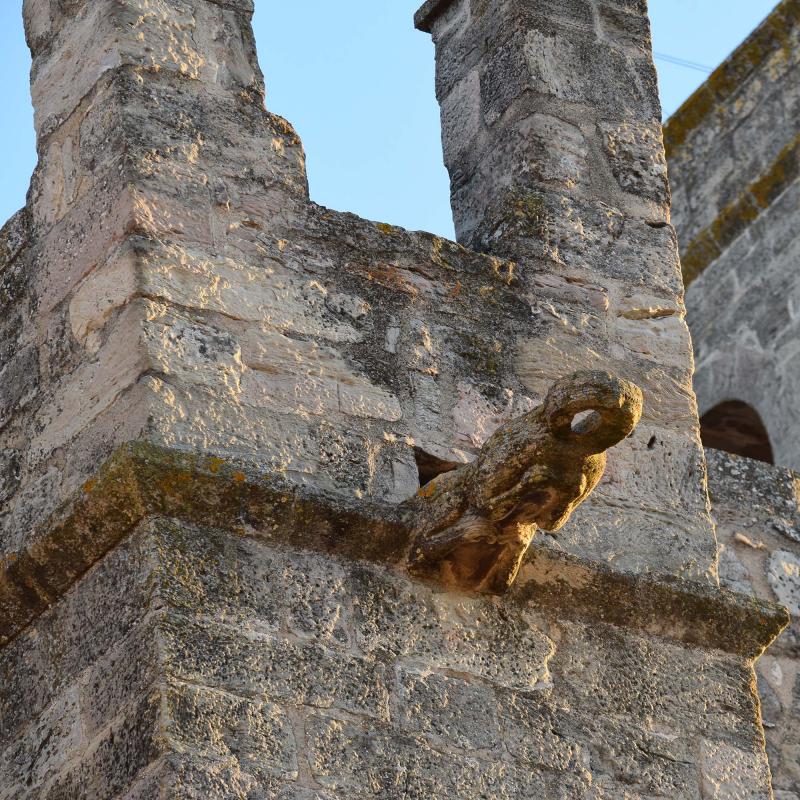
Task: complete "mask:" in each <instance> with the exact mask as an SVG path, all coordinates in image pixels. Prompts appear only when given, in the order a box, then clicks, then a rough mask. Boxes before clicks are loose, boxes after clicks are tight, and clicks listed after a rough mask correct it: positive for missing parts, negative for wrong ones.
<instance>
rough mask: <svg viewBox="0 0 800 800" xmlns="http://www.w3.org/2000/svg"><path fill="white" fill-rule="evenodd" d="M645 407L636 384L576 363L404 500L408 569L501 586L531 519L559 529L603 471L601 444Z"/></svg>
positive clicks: (494, 588) (480, 587)
mask: <svg viewBox="0 0 800 800" xmlns="http://www.w3.org/2000/svg"><path fill="white" fill-rule="evenodd" d="M641 416H642V393H641V390H640V389H639V388H638V387H637V386H634V385H633V384H631V383H629V382H628V381H623V380H620V379H619V378H615V377H613V376H612V375H609V374H608V373H604V372H578V373H575V374H573V375H571V376H568V377H566V378H564V379H562V380H561V381H559V382H558V383H557V384H555V385H554V386H552V387H551V388H550V391H549V392H548V393H547V397H546V398H545V401H544V403H543V404H542V405H541V406H539V407H538V408H535V409H533V410H532V411H529V412H528V413H527V414H523V415H522V416H520V417H517V418H516V419H515V420H513V421H512V422H510V423H508V424H507V425H504V426H502V427H500V428H498V430H496V431H495V432H494V433H493V434H492V436H491V437H490V438H489V439H488V440H487V442H486V443H485V444H484V446H483V447H482V448H481V451H480V453H479V454H478V456H477V458H476V459H475V461H473V462H472V463H471V464H468V465H467V466H464V467H460V468H458V469H454V470H449V471H447V472H444V473H443V474H440V475H438V476H436V477H435V478H434V479H433V480H432V481H430V482H429V483H427V484H426V485H425V486H423V487H422V488H421V489H420V490H419V491H418V492H417V494H416V495H415V497H414V498H412V499H411V500H410V501H408V502H407V503H406V504H405V508H404V511H403V515H404V517H405V519H406V520H407V524H408V525H409V527H410V528H411V529H412V531H413V534H414V542H413V543H412V547H411V562H410V566H411V569H412V570H413V571H414V572H415V573H416V574H418V575H421V576H423V577H428V578H433V579H436V580H438V581H440V582H441V583H443V584H444V585H446V586H450V587H452V588H459V589H462V590H466V591H480V592H488V593H493V594H502V593H503V592H504V591H506V590H507V589H508V588H509V587H510V586H511V584H512V583H513V582H514V579H515V578H516V577H517V573H518V572H519V568H520V565H521V564H522V559H523V558H524V556H525V553H526V552H527V550H528V547H529V546H530V543H531V540H532V538H533V536H534V534H535V533H536V530H537V528H539V527H541V528H543V529H544V530H546V531H550V532H554V531H557V530H559V529H561V528H562V527H563V526H564V525H565V524H566V523H567V522H568V521H569V518H570V516H571V514H572V512H573V511H574V510H575V509H576V508H577V507H578V506H579V505H580V504H581V503H582V502H583V501H584V500H585V499H586V498H587V497H588V496H589V495H590V493H591V492H592V491H593V490H594V488H595V486H597V483H598V482H599V481H600V479H601V478H602V476H603V471H604V470H605V466H606V449H607V448H609V447H612V446H614V445H616V444H619V442H621V441H622V440H623V439H625V438H626V437H628V436H630V435H631V434H632V433H633V431H634V429H635V428H636V425H637V424H638V422H639V420H640V418H641Z"/></svg>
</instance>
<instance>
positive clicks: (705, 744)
mask: <svg viewBox="0 0 800 800" xmlns="http://www.w3.org/2000/svg"><path fill="white" fill-rule="evenodd" d="M266 11H267V12H268V8H267V9H266ZM252 12H253V8H252V2H251V0H25V2H24V14H25V21H26V30H27V36H28V41H29V44H30V47H31V50H32V52H33V71H32V91H33V98H34V105H35V112H36V118H35V124H36V130H37V136H38V151H39V165H38V167H37V169H36V172H35V175H34V177H33V181H32V184H31V190H30V193H29V196H28V202H27V205H26V207H25V209H23V210H22V211H21V212H19V213H18V214H17V215H16V216H15V217H13V218H12V219H11V220H10V221H9V222H8V223H7V224H6V226H5V227H4V228H3V229H2V233H1V234H0V503H2V506H0V567H1V568H2V569H1V571H0V798H2V800H10V798H15V800H17V799H19V800H23V799H25V800H27V799H29V798H30V800H33V799H34V798H36V799H37V800H39V799H41V800H59V799H60V800H74V798H78V797H80V798H86V799H87V800H90V799H91V800H101V799H103V800H112V799H113V800H123V799H124V800H145V799H147V800H150V798H154V797H163V798H225V799H226V800H227V799H228V798H237V799H238V798H242V799H245V798H246V799H247V800H264V798H270V799H272V798H275V799H276V800H277V799H278V798H280V800H345V798H355V797H357V798H381V800H387V799H389V800H391V799H393V798H396V799H397V800H400V799H401V798H403V799H404V800H405V799H407V798H423V797H424V798H463V799H464V800H467V798H469V800H476V798H487V800H488V798H492V800H495V799H496V798H498V799H499V798H509V800H511V799H512V798H513V799H514V800H516V798H523V797H542V798H547V799H548V800H550V798H554V799H555V798H564V799H565V800H567V799H569V800H571V799H572V798H586V800H622V799H623V798H625V799H626V800H647V798H653V797H669V798H675V799H676V800H682V799H683V798H686V799H687V800H701V798H702V799H703V800H706V799H707V798H720V800H722V799H723V798H739V797H741V798H752V799H753V800H756V798H758V800H761V798H764V800H766V799H767V798H769V797H770V791H771V790H770V775H769V767H768V765H767V761H766V756H765V749H764V739H763V733H762V729H761V724H760V718H759V704H758V698H757V695H756V691H755V688H754V680H753V677H754V662H755V660H756V659H757V658H758V657H759V656H760V655H761V654H762V652H763V651H764V649H765V647H766V646H767V645H768V644H769V643H770V642H771V641H772V640H773V638H774V637H775V636H776V635H777V633H778V632H779V631H780V630H781V629H782V628H783V627H784V625H785V624H786V615H785V612H784V611H783V610H782V609H780V608H779V607H777V606H773V605H770V604H768V603H762V602H760V601H757V600H755V599H753V598H752V597H750V596H746V595H737V594H734V593H731V592H729V591H727V590H724V589H720V588H719V586H718V580H717V572H716V561H717V556H716V542H715V538H714V532H713V528H712V525H711V520H710V517H709V514H708V498H707V495H706V491H705V461H704V458H703V453H702V449H701V448H700V444H699V438H698V434H697V429H698V421H697V411H696V405H695V401H694V395H693V393H692V389H691V371H692V360H691V349H690V343H689V337H688V332H687V329H686V326H685V324H684V321H683V305H682V283H681V278H680V266H679V262H678V257H677V246H676V242H675V236H674V233H673V230H672V228H671V227H670V224H669V200H668V188H667V183H666V177H665V163H664V155H663V148H662V145H661V129H660V124H659V122H658V120H659V114H660V110H659V108H658V102H657V96H656V85H655V73H654V70H653V65H652V59H651V55H650V40H649V26H648V21H647V15H646V8H645V6H644V3H640V2H637V1H636V0H627V2H623V1H622V0H619V2H614V1H613V0H592V1H591V2H590V0H561V1H560V2H550V0H546V1H545V0H504V1H502V2H501V1H500V0H472V1H471V2H468V1H467V0H453V1H452V2H430V3H428V4H426V6H425V7H423V9H422V10H421V12H420V13H419V15H418V17H417V22H418V25H419V26H420V27H422V28H425V29H430V30H431V31H432V32H433V34H434V39H435V41H436V45H437V92H438V94H439V97H440V100H441V102H442V109H443V111H442V114H443V129H444V143H445V160H446V162H447V165H448V167H449V169H450V172H451V176H452V180H453V207H454V214H455V218H456V226H457V231H458V236H459V241H460V244H456V243H454V242H449V241H446V240H443V239H440V238H438V237H435V236H432V235H430V234H425V233H410V232H407V231H405V230H402V229H400V228H397V227H394V226H392V225H389V224H385V223H373V222H368V221H365V220H361V219H358V218H357V217H354V216H353V215H350V214H344V213H340V212H335V211H331V210H329V209H325V208H321V207H319V206H317V205H315V204H314V203H312V202H311V201H310V200H309V198H308V190H307V183H306V178H305V172H304V157H303V151H302V146H301V144H300V142H299V140H298V137H297V136H296V134H295V133H294V131H293V130H292V128H291V126H290V125H289V124H288V123H287V122H285V121H284V120H282V119H280V118H278V117H276V116H274V115H272V114H270V113H269V112H267V111H265V109H264V87H263V80H262V76H261V73H260V71H259V68H258V65H257V62H256V57H255V45H254V42H253V36H252V30H251V26H250V19H251V15H252ZM576 370H584V371H585V370H593V371H594V372H593V373H591V374H600V373H602V374H605V373H606V372H608V373H612V374H614V375H618V376H620V377H621V378H623V379H626V380H629V381H632V382H633V383H635V384H636V385H638V386H639V387H641V389H642V392H643V398H644V404H643V410H642V408H637V414H638V412H641V414H642V416H641V421H640V422H639V424H638V426H637V427H635V430H633V432H632V433H631V434H630V436H628V438H625V439H624V441H622V443H621V444H619V445H618V446H617V447H615V448H614V449H612V450H610V451H609V453H608V459H607V464H606V465H605V476H604V477H603V479H602V481H601V482H600V484H599V485H598V488H597V490H596V491H595V493H594V494H593V495H592V496H591V497H590V498H589V499H588V500H587V501H586V503H584V505H583V506H581V508H580V509H578V510H577V511H576V512H575V514H574V515H573V517H572V520H571V521H570V522H569V523H568V524H567V526H566V527H565V528H564V529H563V531H562V532H561V533H560V534H558V535H549V534H546V533H542V532H540V533H538V534H537V535H536V537H535V538H534V539H533V544H532V546H531V549H530V551H529V552H528V555H527V558H526V559H525V561H524V563H522V566H521V569H520V570H519V576H518V577H517V580H516V582H515V583H514V585H513V587H512V588H511V590H510V591H508V592H506V593H505V594H502V595H500V596H494V597H489V596H485V595H483V594H480V593H472V592H469V591H464V590H458V591H456V590H451V589H446V588H445V587H443V585H442V584H441V583H440V582H437V581H425V580H422V579H417V578H415V577H413V576H412V575H411V574H410V572H409V570H408V568H407V565H408V558H409V552H410V547H411V543H412V542H411V540H412V534H413V531H412V530H411V529H410V528H409V523H408V517H407V515H406V514H405V513H404V511H403V509H404V508H406V504H405V501H407V500H408V499H409V498H411V497H412V496H414V495H415V493H416V492H417V490H418V489H419V488H420V483H421V482H427V480H428V479H429V478H431V477H434V476H436V475H437V474H439V473H442V472H443V471H445V470H452V469H453V468H460V469H462V470H468V468H467V467H465V466H464V465H465V464H469V463H471V462H473V460H474V459H475V457H476V456H477V455H478V454H479V452H481V447H482V446H483V445H484V443H485V442H487V440H489V438H490V436H491V435H492V433H493V432H495V431H496V430H497V429H498V426H503V425H507V424H508V423H509V421H510V420H519V419H520V418H521V417H522V415H525V414H533V413H534V410H535V409H537V408H538V407H539V405H540V403H542V401H544V400H545V397H546V395H547V393H548V391H549V390H550V387H551V385H552V384H553V383H554V382H556V381H557V380H559V379H561V378H563V377H564V376H566V375H569V374H570V373H573V372H575V371H576ZM536 413H538V412H536ZM636 418H637V420H638V416H637V417H636ZM567 427H569V425H567ZM501 430H502V428H501ZM627 430H630V428H628V429H626V432H627ZM568 433H569V432H568ZM548 435H549V434H548ZM475 463H479V462H475ZM604 464H605V462H604ZM459 474H461V475H463V474H467V473H463V472H462V473H459ZM592 475H593V479H594V478H597V477H599V473H597V471H596V470H595V472H593V473H592Z"/></svg>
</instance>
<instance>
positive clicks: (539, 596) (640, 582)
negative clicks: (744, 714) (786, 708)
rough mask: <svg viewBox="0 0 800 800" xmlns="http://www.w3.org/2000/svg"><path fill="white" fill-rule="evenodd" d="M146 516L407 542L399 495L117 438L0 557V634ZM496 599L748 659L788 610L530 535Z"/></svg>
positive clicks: (394, 563)
mask: <svg viewBox="0 0 800 800" xmlns="http://www.w3.org/2000/svg"><path fill="white" fill-rule="evenodd" d="M148 516H167V517H172V518H177V519H182V520H185V521H187V522H193V523H200V524H202V525H206V526H211V527H224V528H225V529H227V530H231V531H234V532H236V533H239V534H241V535H248V536H253V537H256V538H260V539H267V540H268V541H272V542H275V543H281V542H282V543H285V544H287V545H291V546H292V547H295V548H300V549H307V550H314V551H321V552H326V553H330V554H333V555H337V556H342V557H345V558H351V559H363V560H368V561H373V562H377V563H383V564H386V565H388V566H390V567H392V568H395V569H401V566H400V565H401V564H402V563H403V562H404V559H405V558H406V556H407V553H408V550H409V548H410V543H411V542H410V533H409V531H408V530H407V529H406V528H405V527H404V525H403V522H402V520H401V519H400V515H399V513H398V511H397V507H396V506H389V505H379V504H374V503H368V502H364V501H358V502H356V501H351V500H348V499H346V498H342V497H339V496H332V495H324V494H321V493H319V492H314V493H312V492H310V491H308V490H304V489H302V488H298V487H295V486H292V485H290V484H289V483H288V482H286V481H284V480H283V479H281V478H279V477H278V478H276V477H275V476H271V475H264V474H262V473H259V472H258V471H257V470H255V469H253V467H252V466H244V465H241V464H237V463H236V462H234V461H230V460H224V459H220V458H216V457H212V456H199V455H196V454H192V453H187V452H183V451H175V450H168V449H164V448H160V447H156V446H154V445H151V444H147V443H144V442H137V443H132V444H128V445H125V446H123V447H121V448H120V449H119V450H118V451H117V452H116V453H115V454H114V455H113V456H112V457H111V458H110V459H109V460H108V462H107V463H106V464H105V465H104V466H103V467H102V468H101V469H100V470H99V472H98V473H97V476H96V477H95V478H94V479H92V480H90V481H88V482H87V483H86V484H85V485H84V486H83V487H82V489H81V491H80V492H79V493H78V494H77V495H76V496H75V497H73V498H72V499H71V500H70V501H69V502H68V503H67V504H65V505H64V506H63V507H62V508H61V509H60V510H59V512H57V513H56V514H55V515H54V517H53V518H52V519H51V520H50V522H49V524H48V525H47V526H46V527H45V528H44V529H43V532H41V533H40V534H39V535H38V536H32V537H31V540H30V542H31V543H30V544H29V545H28V546H27V547H26V549H25V550H23V551H21V552H18V553H14V554H12V555H9V556H6V557H5V558H4V559H3V560H2V561H0V645H4V644H6V643H8V642H9V641H10V640H11V639H13V638H14V637H15V636H16V635H18V634H19V633H20V632H21V631H22V630H24V629H25V628H26V627H27V626H28V625H30V624H31V623H32V622H33V621H34V620H35V619H36V618H37V617H38V616H39V615H41V614H42V613H43V612H44V611H46V610H47V608H48V607H49V606H50V605H52V604H53V603H55V602H56V601H57V600H58V599H59V598H60V597H62V596H63V595H64V594H65V593H66V592H67V591H68V590H69V589H70V587H71V586H72V585H73V584H74V583H76V582H77V581H78V580H79V579H80V577H81V576H82V575H83V574H84V573H85V572H86V571H87V570H88V569H90V568H91V566H92V565H93V564H95V563H96V562H98V561H99V560H100V559H102V558H103V556H104V555H106V554H107V553H108V552H110V551H111V550H112V549H113V548H114V547H116V545H117V544H119V543H120V542H121V541H123V540H124V539H125V538H126V537H127V536H128V535H129V534H130V533H131V532H132V531H133V530H134V528H135V527H136V526H137V525H138V524H139V522H141V521H142V520H143V519H144V518H146V517H148ZM503 602H508V603H515V604H522V605H524V606H530V607H531V609H532V610H536V609H539V610H543V611H546V610H547V609H548V608H550V609H553V610H554V611H555V612H557V613H558V614H559V615H561V616H566V617H571V618H580V619H588V620H594V621H596V622H599V623H609V624H613V625H619V626H624V627H628V628H633V629H636V630H640V631H642V632H644V633H648V634H653V635H657V636H662V637H665V638H669V639H674V640H677V641H680V642H683V643H686V644H689V645H692V646H699V647H706V648H713V649H719V650H724V651H727V652H730V653H734V654H737V655H740V656H743V657H746V658H755V657H757V656H759V655H760V654H761V653H762V652H763V651H764V649H765V648H766V647H767V646H768V645H769V644H770V643H771V642H772V641H773V640H774V639H775V637H776V636H777V635H778V634H779V633H780V632H781V631H782V630H783V628H784V627H785V626H786V625H787V624H788V621H789V617H788V613H787V612H786V610H785V609H783V608H782V607H780V606H777V605H775V604H770V603H764V602H762V601H759V600H757V599H755V598H753V597H749V596H746V595H738V594H734V593H732V592H729V591H726V590H721V589H719V588H716V587H713V586H708V585H704V584H699V583H690V582H686V581H681V580H677V579H669V578H657V577H648V576H644V577H643V576H638V575H633V574H628V573H620V572H616V571H614V570H612V569H610V568H609V567H608V566H606V565H603V564H598V563H595V562H592V561H589V560H586V559H582V558H577V557H575V556H571V555H567V554H563V553H559V552H557V551H554V550H552V549H550V548H547V547H545V546H542V545H537V543H536V540H534V545H533V547H532V548H531V551H530V558H529V561H528V563H527V564H526V565H525V567H524V569H523V573H522V575H521V576H520V580H519V581H518V584H517V587H516V588H515V589H514V591H513V592H511V593H510V594H509V595H507V596H506V599H504V601H503Z"/></svg>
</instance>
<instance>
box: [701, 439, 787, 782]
mask: <svg viewBox="0 0 800 800" xmlns="http://www.w3.org/2000/svg"><path fill="white" fill-rule="evenodd" d="M706 454H707V456H708V467H709V472H708V480H709V493H710V495H711V501H712V511H713V514H714V518H715V519H716V521H717V537H718V539H719V542H720V548H721V549H722V557H721V558H720V563H719V570H720V582H721V583H722V584H723V585H726V586H728V587H730V588H736V589H737V590H738V591H743V592H748V593H749V594H751V595H753V596H755V597H759V598H761V599H768V600H778V601H779V602H781V603H783V604H784V605H786V606H788V607H789V609H790V611H791V613H792V623H791V625H790V627H789V628H788V629H787V630H786V631H785V632H784V633H783V635H782V636H781V637H780V638H779V639H778V640H777V642H776V643H775V644H774V645H773V647H772V648H771V649H770V651H769V655H767V656H765V657H764V658H763V659H762V660H761V661H760V662H759V664H758V670H757V673H758V686H759V695H760V697H761V714H762V717H763V720H764V729H765V734H766V740H767V752H768V753H769V761H770V766H771V769H772V780H773V785H774V787H775V789H776V797H778V796H779V795H780V793H781V792H785V793H787V794H788V796H789V797H791V794H792V793H795V794H797V793H799V792H800V772H798V770H797V733H798V731H800V718H799V717H798V713H800V705H798V703H797V695H798V691H800V681H798V678H800V621H799V620H800V606H798V597H800V594H799V593H800V577H798V576H800V510H799V509H798V486H800V483H798V476H797V475H796V474H795V473H793V472H792V471H791V470H788V469H782V468H780V467H773V466H770V465H767V464H763V463H761V462H759V461H752V460H750V459H746V458H737V457H736V456H731V455H728V454H727V453H722V452H720V451H717V450H707V451H706ZM731 791H733V790H731ZM733 796H736V795H735V794H734V795H733ZM744 796H747V795H744Z"/></svg>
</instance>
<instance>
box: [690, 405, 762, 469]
mask: <svg viewBox="0 0 800 800" xmlns="http://www.w3.org/2000/svg"><path fill="white" fill-rule="evenodd" d="M700 437H701V438H702V440H703V446H704V447H710V448H712V449H713V450H724V451H725V452H726V453H733V454H734V455H736V456H744V457H745V458H753V459H755V460H756V461H765V462H766V463H767V464H774V463H775V458H774V456H773V453H772V444H771V443H770V441H769V434H768V433H767V429H766V428H765V427H764V423H763V422H762V421H761V417H760V416H759V414H758V412H757V411H756V410H755V409H754V408H753V407H752V406H749V405H747V403H742V402H741V401H739V400H729V401H727V402H725V403H720V404H719V405H717V406H714V408H712V409H711V410H710V411H708V412H706V413H705V414H703V416H702V417H701V419H700Z"/></svg>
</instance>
